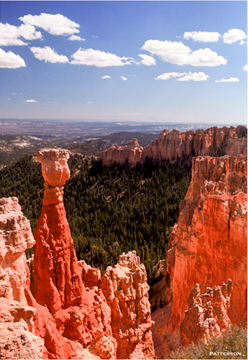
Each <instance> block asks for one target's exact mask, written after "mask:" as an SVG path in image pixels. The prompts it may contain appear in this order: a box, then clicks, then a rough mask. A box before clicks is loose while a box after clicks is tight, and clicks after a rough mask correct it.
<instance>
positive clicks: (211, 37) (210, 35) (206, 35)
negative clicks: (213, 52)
mask: <svg viewBox="0 0 248 360" xmlns="http://www.w3.org/2000/svg"><path fill="white" fill-rule="evenodd" d="M220 36H221V35H220V34H219V33H218V32H208V31H191V32H187V31H186V32H185V33H184V34H183V37H184V39H187V40H189V39H192V40H193V41H198V42H216V41H218V40H219V37H220Z"/></svg>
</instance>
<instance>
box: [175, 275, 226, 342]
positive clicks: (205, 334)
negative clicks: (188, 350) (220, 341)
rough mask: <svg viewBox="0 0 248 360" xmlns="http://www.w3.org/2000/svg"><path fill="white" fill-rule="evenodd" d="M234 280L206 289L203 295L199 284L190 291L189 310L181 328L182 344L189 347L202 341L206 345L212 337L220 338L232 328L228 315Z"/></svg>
mask: <svg viewBox="0 0 248 360" xmlns="http://www.w3.org/2000/svg"><path fill="white" fill-rule="evenodd" d="M231 292H232V280H230V279H229V280H227V281H226V282H225V283H223V284H222V285H221V286H214V287H213V288H210V287H209V288H206V290H205V292H204V293H203V294H201V291H200V286H199V284H196V286H195V287H193V289H191V291H190V295H189V298H188V301H187V302H188V310H186V311H185V318H184V320H183V322H182V324H181V327H180V333H181V343H182V344H183V345H189V344H190V343H191V342H194V343H197V342H198V341H199V340H202V341H203V342H204V343H205V344H207V343H208V341H209V340H210V339H211V338H212V337H220V336H221V335H222V334H223V333H225V332H227V331H228V330H230V328H231V322H230V319H229V317H228V314H227V310H228V309H229V308H230V296H231Z"/></svg>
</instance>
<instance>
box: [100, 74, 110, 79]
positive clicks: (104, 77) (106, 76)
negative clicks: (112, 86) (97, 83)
mask: <svg viewBox="0 0 248 360" xmlns="http://www.w3.org/2000/svg"><path fill="white" fill-rule="evenodd" d="M102 79H112V78H111V76H109V75H104V76H103V77H102Z"/></svg>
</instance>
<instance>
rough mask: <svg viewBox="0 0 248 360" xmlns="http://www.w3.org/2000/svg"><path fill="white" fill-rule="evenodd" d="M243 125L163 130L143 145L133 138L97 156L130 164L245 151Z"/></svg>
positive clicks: (106, 162)
mask: <svg viewBox="0 0 248 360" xmlns="http://www.w3.org/2000/svg"><path fill="white" fill-rule="evenodd" d="M245 129H246V128H245V126H241V125H240V126H237V127H236V128H234V127H232V126H231V127H230V128H228V127H223V128H218V127H211V128H209V129H207V130H202V129H199V130H196V131H195V132H194V131H187V132H185V133H180V132H179V131H178V130H172V131H169V130H164V131H163V132H162V133H161V134H160V135H159V137H158V138H157V139H155V140H153V141H152V142H151V144H150V145H148V146H146V147H145V148H143V147H141V146H139V144H138V141H137V139H133V140H131V141H130V142H129V144H128V145H127V146H117V147H111V148H110V149H107V150H105V151H103V152H102V154H101V157H100V159H101V160H102V163H103V165H104V166H112V165H114V164H115V163H116V164H120V165H124V164H125V163H126V162H128V164H129V166H130V167H134V166H135V165H137V164H139V163H144V162H145V161H146V159H150V160H153V161H156V162H160V163H161V162H162V161H164V160H169V161H172V160H174V159H177V158H181V157H183V156H188V157H192V156H200V155H201V156H216V155H237V154H243V155H244V154H247V139H246V138H242V137H238V136H240V134H241V133H242V131H243V132H244V130H245Z"/></svg>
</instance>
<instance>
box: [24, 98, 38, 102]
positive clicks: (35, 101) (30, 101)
mask: <svg viewBox="0 0 248 360" xmlns="http://www.w3.org/2000/svg"><path fill="white" fill-rule="evenodd" d="M25 102H26V103H36V102H37V100H32V99H30V100H26V101H25Z"/></svg>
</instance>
